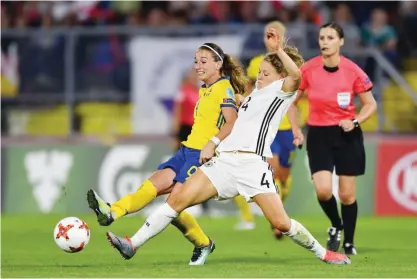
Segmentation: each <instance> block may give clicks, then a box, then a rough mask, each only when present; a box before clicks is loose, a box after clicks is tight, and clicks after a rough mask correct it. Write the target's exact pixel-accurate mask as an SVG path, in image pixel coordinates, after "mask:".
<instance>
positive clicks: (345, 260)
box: [321, 250, 350, 264]
mask: <svg viewBox="0 0 417 279" xmlns="http://www.w3.org/2000/svg"><path fill="white" fill-rule="evenodd" d="M321 260H322V261H323V262H326V263H328V264H350V259H349V257H348V256H346V255H344V254H340V253H337V252H333V251H330V250H327V251H326V255H324V258H323V259H321Z"/></svg>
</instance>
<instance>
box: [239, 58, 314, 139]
mask: <svg viewBox="0 0 417 279" xmlns="http://www.w3.org/2000/svg"><path fill="white" fill-rule="evenodd" d="M264 57H265V56H264V55H263V54H262V55H258V56H256V57H254V58H252V60H251V61H250V62H249V66H248V68H247V75H248V77H249V78H250V79H251V80H256V79H257V78H258V72H259V67H260V66H261V62H262V60H263V59H264ZM301 103H302V105H301V106H299V109H300V114H301V116H302V117H301V122H302V123H301V124H302V125H304V123H305V118H306V117H307V115H306V114H305V108H306V104H305V103H306V102H305V101H301ZM307 110H308V108H307ZM278 130H281V131H282V130H291V124H290V121H289V120H288V116H287V114H285V115H284V118H283V119H282V122H281V125H280V126H279V128H278Z"/></svg>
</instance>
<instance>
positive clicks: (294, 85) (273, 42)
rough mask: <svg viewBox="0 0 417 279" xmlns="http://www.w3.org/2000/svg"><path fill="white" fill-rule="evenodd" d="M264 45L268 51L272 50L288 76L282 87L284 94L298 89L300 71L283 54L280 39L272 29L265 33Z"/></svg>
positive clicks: (285, 54) (289, 58)
mask: <svg viewBox="0 0 417 279" xmlns="http://www.w3.org/2000/svg"><path fill="white" fill-rule="evenodd" d="M266 44H267V46H268V47H269V49H272V50H273V51H274V53H276V54H277V55H278V57H279V59H280V60H281V62H282V64H283V66H284V68H285V70H286V71H287V73H288V76H287V77H286V78H285V81H284V84H283V86H282V91H284V92H294V91H296V90H297V89H298V86H299V85H300V82H301V76H302V75H301V71H300V69H299V68H298V66H297V64H296V63H295V62H294V61H293V60H292V59H291V57H290V56H289V55H288V54H287V53H286V52H285V50H284V49H283V47H282V44H281V38H280V37H279V35H278V33H277V31H276V30H275V29H274V28H270V29H269V30H268V32H267V33H266Z"/></svg>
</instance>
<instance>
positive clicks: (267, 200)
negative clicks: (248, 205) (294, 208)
mask: <svg viewBox="0 0 417 279" xmlns="http://www.w3.org/2000/svg"><path fill="white" fill-rule="evenodd" d="M253 201H254V202H255V203H256V204H257V205H258V206H259V207H260V208H261V210H262V212H263V214H264V216H265V218H266V219H267V220H268V221H269V222H270V223H271V225H272V226H273V227H275V228H277V229H279V230H282V231H289V230H290V218H289V217H288V215H287V213H286V212H285V209H284V206H283V205H282V201H281V198H280V197H279V195H278V194H277V193H265V194H258V195H256V196H254V197H253Z"/></svg>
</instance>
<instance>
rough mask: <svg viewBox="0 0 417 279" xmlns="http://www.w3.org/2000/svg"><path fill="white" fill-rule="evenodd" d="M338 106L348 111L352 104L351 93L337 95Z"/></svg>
mask: <svg viewBox="0 0 417 279" xmlns="http://www.w3.org/2000/svg"><path fill="white" fill-rule="evenodd" d="M337 104H338V105H339V107H340V108H342V109H346V108H347V107H348V106H349V104H350V92H340V93H337Z"/></svg>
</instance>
